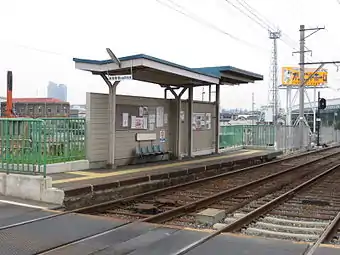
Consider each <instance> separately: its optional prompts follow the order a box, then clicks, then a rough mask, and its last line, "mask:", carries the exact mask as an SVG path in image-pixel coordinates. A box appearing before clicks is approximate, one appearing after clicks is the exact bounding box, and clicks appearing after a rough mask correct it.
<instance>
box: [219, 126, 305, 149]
mask: <svg viewBox="0 0 340 255" xmlns="http://www.w3.org/2000/svg"><path fill="white" fill-rule="evenodd" d="M298 128H299V127H290V126H281V125H278V126H274V125H235V126H224V127H221V129H220V130H221V133H220V148H221V149H228V148H235V147H239V148H244V147H260V148H270V149H275V150H282V151H294V150H296V149H299V148H300V144H299V139H298V135H299V132H298ZM304 135H305V137H304V146H305V147H307V146H308V145H309V144H310V137H309V131H308V128H307V127H306V131H305V132H304Z"/></svg>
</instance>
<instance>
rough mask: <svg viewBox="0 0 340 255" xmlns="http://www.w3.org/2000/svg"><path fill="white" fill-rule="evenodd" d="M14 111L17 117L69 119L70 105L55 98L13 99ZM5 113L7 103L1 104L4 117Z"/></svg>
mask: <svg viewBox="0 0 340 255" xmlns="http://www.w3.org/2000/svg"><path fill="white" fill-rule="evenodd" d="M13 110H14V113H15V115H16V116H17V117H29V118H53V117H54V118H55V117H69V115H70V104H69V103H68V102H64V101H61V100H59V99H55V98H13ZM5 111H6V102H1V115H2V116H4V114H5Z"/></svg>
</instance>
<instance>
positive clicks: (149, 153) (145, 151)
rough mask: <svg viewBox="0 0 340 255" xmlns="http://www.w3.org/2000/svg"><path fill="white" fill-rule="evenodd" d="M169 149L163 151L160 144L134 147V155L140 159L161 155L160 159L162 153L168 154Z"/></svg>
mask: <svg viewBox="0 0 340 255" xmlns="http://www.w3.org/2000/svg"><path fill="white" fill-rule="evenodd" d="M169 153H170V152H169V151H165V150H164V148H163V147H162V146H161V145H149V146H144V147H140V146H137V147H136V156H137V157H138V158H140V159H150V158H153V157H157V156H162V159H163V157H164V155H166V154H169Z"/></svg>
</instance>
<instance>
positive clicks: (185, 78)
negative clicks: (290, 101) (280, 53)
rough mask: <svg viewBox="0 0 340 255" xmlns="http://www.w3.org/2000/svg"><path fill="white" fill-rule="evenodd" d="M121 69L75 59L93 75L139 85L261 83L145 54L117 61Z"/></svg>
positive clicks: (228, 69)
mask: <svg viewBox="0 0 340 255" xmlns="http://www.w3.org/2000/svg"><path fill="white" fill-rule="evenodd" d="M119 60H120V62H121V67H119V66H118V65H117V64H116V63H114V62H113V61H112V60H91V59H79V58H74V59H73V61H74V62H75V65H76V68H77V69H80V70H84V71H90V72H92V73H93V74H100V73H107V74H110V75H124V74H131V73H132V74H133V78H134V79H136V80H140V81H146V82H151V83H157V84H160V85H174V86H190V85H191V86H202V85H208V84H230V85H234V84H240V83H248V82H254V81H257V80H262V79H263V76H262V75H260V74H256V73H252V72H248V71H245V70H241V69H238V68H235V67H232V66H216V67H204V68H190V67H187V66H183V65H179V64H176V63H173V62H170V61H167V60H163V59H159V58H155V57H152V56H149V55H145V54H137V55H131V56H126V57H122V58H119Z"/></svg>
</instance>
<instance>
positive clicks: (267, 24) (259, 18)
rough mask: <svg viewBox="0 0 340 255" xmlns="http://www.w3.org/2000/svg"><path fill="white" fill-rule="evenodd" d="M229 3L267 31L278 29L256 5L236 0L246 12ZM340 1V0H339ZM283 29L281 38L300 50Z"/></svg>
mask: <svg viewBox="0 0 340 255" xmlns="http://www.w3.org/2000/svg"><path fill="white" fill-rule="evenodd" d="M225 1H226V2H227V3H228V4H229V5H231V6H232V7H234V8H235V9H237V10H238V11H239V12H241V13H243V14H244V15H246V16H247V17H248V18H249V19H251V20H252V21H254V22H255V23H257V24H258V25H260V26H261V27H262V28H264V29H266V30H267V31H275V30H278V28H276V26H275V25H274V24H273V23H272V22H271V21H269V20H268V19H267V18H266V17H265V16H263V15H262V14H261V13H260V12H259V11H257V10H256V9H255V8H254V7H252V6H251V5H250V4H249V3H247V2H246V1H245V0H235V1H236V2H237V3H239V5H241V6H242V7H243V8H244V9H246V10H247V11H248V12H249V14H248V13H246V12H245V11H244V10H243V9H242V8H241V7H240V6H237V5H235V4H234V3H233V2H232V1H230V0H225ZM339 1H340V0H339ZM280 31H281V35H282V37H280V38H279V40H280V41H282V42H283V43H284V44H286V45H287V46H288V47H290V48H291V49H293V50H294V51H299V50H298V48H297V47H296V44H298V43H297V42H296V41H295V40H294V39H292V38H291V37H290V36H289V35H288V34H286V33H285V32H284V31H282V30H280ZM305 48H306V50H309V49H308V48H307V47H305ZM306 58H307V59H311V58H310V57H309V56H306Z"/></svg>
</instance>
